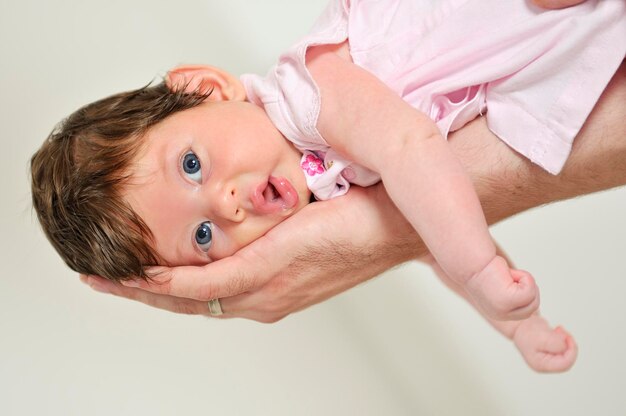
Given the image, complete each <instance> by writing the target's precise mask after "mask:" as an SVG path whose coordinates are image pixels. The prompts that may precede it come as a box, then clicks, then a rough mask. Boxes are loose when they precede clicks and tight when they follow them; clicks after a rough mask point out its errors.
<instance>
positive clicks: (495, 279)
mask: <svg viewBox="0 0 626 416" xmlns="http://www.w3.org/2000/svg"><path fill="white" fill-rule="evenodd" d="M332 49H333V47H318V48H313V49H311V50H310V51H309V54H308V55H307V58H308V67H309V70H310V71H311V74H312V75H313V77H314V79H315V80H316V82H317V84H318V85H319V87H320V90H321V95H322V108H321V112H320V116H319V119H318V129H319V130H320V133H321V134H322V136H324V138H325V139H326V140H327V141H328V142H329V144H330V145H331V146H332V147H333V148H335V149H336V150H337V151H339V152H340V153H342V154H344V155H345V156H347V157H348V158H350V159H352V160H355V161H358V162H359V163H361V164H363V165H365V166H366V167H368V168H370V169H372V170H374V171H376V172H378V173H380V175H381V177H382V181H383V184H384V186H385V189H386V190H387V192H388V193H389V196H390V197H391V199H392V200H393V201H394V203H395V204H396V205H397V206H398V208H399V209H400V211H401V212H402V213H403V215H404V216H405V217H406V218H407V220H408V221H409V222H410V223H411V225H412V226H413V227H414V228H415V230H416V231H417V232H418V233H419V235H420V236H421V237H422V238H423V239H424V242H425V243H426V245H427V246H428V248H429V250H430V252H431V253H433V255H434V257H435V259H436V260H437V262H438V264H440V265H441V267H442V269H443V270H444V271H445V273H446V274H447V275H448V276H450V278H452V280H454V281H455V282H456V283H458V284H461V285H463V286H464V287H465V288H466V290H467V291H468V293H469V294H470V295H471V296H472V297H473V298H474V300H475V301H476V302H478V304H479V305H480V306H481V308H482V309H483V311H484V312H486V313H487V314H488V315H489V316H491V317H494V318H498V319H520V318H525V317H528V316H530V314H531V313H532V312H533V311H534V310H536V309H537V307H538V301H539V297H538V292H537V289H536V287H535V285H534V282H533V280H532V278H531V277H530V275H528V274H527V273H524V272H521V271H513V270H510V269H509V267H508V265H507V262H506V261H505V260H504V259H503V258H502V257H499V256H497V255H496V248H495V245H494V243H493V241H492V239H491V236H490V235H489V231H488V227H487V222H486V221H485V217H484V214H483V212H482V209H481V206H480V202H479V200H478V197H477V195H476V192H475V190H474V187H473V185H472V183H471V181H470V179H469V176H468V175H467V174H466V172H465V171H464V169H463V167H462V166H461V164H460V162H459V161H458V160H457V158H456V157H455V156H454V154H453V153H452V151H451V149H450V148H449V146H448V143H447V142H446V141H445V139H444V138H443V137H442V136H441V134H440V133H439V130H438V128H437V126H436V125H435V124H434V123H433V122H432V121H431V120H430V119H429V118H428V117H427V116H426V115H424V114H422V113H420V112H419V111H417V110H415V109H414V108H412V107H411V106H410V105H408V104H407V103H406V102H404V101H403V100H402V99H401V98H400V97H399V96H397V95H396V94H395V93H393V92H392V91H391V90H390V89H389V88H387V87H386V86H385V85H384V84H382V82H380V81H379V80H378V79H377V78H375V77H374V76H373V75H371V74H369V73H368V72H366V71H365V70H363V69H361V68H359V67H357V66H356V65H354V64H352V63H351V62H349V61H348V60H345V59H343V58H342V57H340V56H339V55H337V54H336V53H334V51H333V50H332ZM382 138H384V140H383V139H382Z"/></svg>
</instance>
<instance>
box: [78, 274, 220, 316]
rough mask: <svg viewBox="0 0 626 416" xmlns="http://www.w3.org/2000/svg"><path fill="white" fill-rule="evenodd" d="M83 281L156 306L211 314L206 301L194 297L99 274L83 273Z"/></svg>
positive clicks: (100, 289) (94, 287)
mask: <svg viewBox="0 0 626 416" xmlns="http://www.w3.org/2000/svg"><path fill="white" fill-rule="evenodd" d="M81 281H83V282H84V283H85V284H87V285H89V286H90V287H91V288H92V289H94V290H96V291H98V292H102V293H109V294H112V295H115V296H119V297H122V298H126V299H131V300H134V301H137V302H141V303H144V304H146V305H148V306H152V307H154V308H158V309H163V310H166V311H170V312H174V313H181V314H187V315H207V316H208V315H209V309H208V306H207V303H206V302H202V301H198V300H192V299H181V298H176V297H173V296H167V295H158V294H155V293H150V292H146V291H145V290H141V289H137V288H132V287H125V286H122V285H120V284H117V283H114V282H111V281H109V280H107V279H103V278H101V277H98V276H84V277H83V276H82V275H81Z"/></svg>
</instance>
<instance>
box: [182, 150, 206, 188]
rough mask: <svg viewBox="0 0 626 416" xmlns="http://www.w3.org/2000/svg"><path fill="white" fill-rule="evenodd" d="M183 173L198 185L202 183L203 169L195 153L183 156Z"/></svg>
mask: <svg viewBox="0 0 626 416" xmlns="http://www.w3.org/2000/svg"><path fill="white" fill-rule="evenodd" d="M182 163H183V171H184V172H185V173H186V174H187V176H189V178H190V179H191V180H192V181H194V182H197V183H202V168H201V167H200V159H198V156H196V154H195V153H194V152H187V153H185V156H183V161H182Z"/></svg>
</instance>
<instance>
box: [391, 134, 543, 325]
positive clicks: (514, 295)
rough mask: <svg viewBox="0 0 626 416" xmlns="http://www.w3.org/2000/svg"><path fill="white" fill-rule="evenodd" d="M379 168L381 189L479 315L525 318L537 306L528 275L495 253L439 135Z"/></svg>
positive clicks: (465, 181)
mask: <svg viewBox="0 0 626 416" xmlns="http://www.w3.org/2000/svg"><path fill="white" fill-rule="evenodd" d="M399 149H401V150H397V151H395V152H394V153H393V154H394V156H395V160H394V161H393V162H391V161H390V162H388V163H387V164H386V165H385V166H383V167H382V168H381V172H380V173H381V176H382V179H383V183H384V185H385V188H386V189H387V191H388V193H389V195H390V196H391V198H392V199H393V201H394V202H395V203H396V205H397V206H398V208H399V209H400V211H402V213H403V214H404V216H405V217H406V218H407V219H408V220H409V222H410V223H411V225H413V227H414V228H415V230H416V231H417V232H418V233H419V235H420V236H421V237H422V238H423V240H424V242H425V243H426V245H427V246H428V248H429V250H430V252H431V253H432V254H433V256H434V257H435V259H436V260H437V262H438V263H439V265H440V266H441V268H442V269H443V270H444V271H445V272H446V274H447V275H448V276H449V277H450V278H451V279H452V280H454V281H455V282H456V283H457V284H460V285H462V286H463V287H464V288H465V290H466V291H467V293H468V294H469V295H470V296H471V297H472V298H473V299H474V301H475V302H476V303H477V305H479V307H480V308H481V309H482V311H483V312H484V313H486V314H487V315H488V316H489V317H491V318H494V319H500V320H510V319H523V318H527V317H529V316H530V315H531V314H532V313H533V312H534V311H535V310H537V308H538V307H539V291H538V289H537V287H536V286H535V283H534V280H533V278H532V276H531V275H530V274H528V273H526V272H521V271H516V270H511V269H510V268H509V266H508V264H507V262H506V260H505V259H503V258H502V257H500V256H498V255H496V249H495V245H494V243H493V240H492V238H491V235H490V234H489V229H488V227H487V222H486V221H485V216H484V214H483V211H482V208H481V206H480V201H479V200H478V196H477V195H476V192H475V190H474V187H473V185H472V183H471V181H470V179H469V177H468V175H467V173H466V172H465V170H464V169H463V167H462V166H461V164H460V162H459V161H458V160H457V159H456V158H455V156H454V155H453V154H452V151H451V150H450V148H449V145H448V143H447V142H446V141H445V140H444V139H443V138H442V137H441V136H440V135H438V134H433V135H432V136H417V137H412V138H411V140H408V141H406V142H404V143H403V146H402V147H400V148H399Z"/></svg>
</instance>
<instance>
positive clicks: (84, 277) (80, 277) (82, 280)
mask: <svg viewBox="0 0 626 416" xmlns="http://www.w3.org/2000/svg"><path fill="white" fill-rule="evenodd" d="M78 278H79V279H80V281H81V282H83V283H85V284H86V283H87V279H88V277H87V276H85V275H84V274H81V275H80V276H79V277H78Z"/></svg>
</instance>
